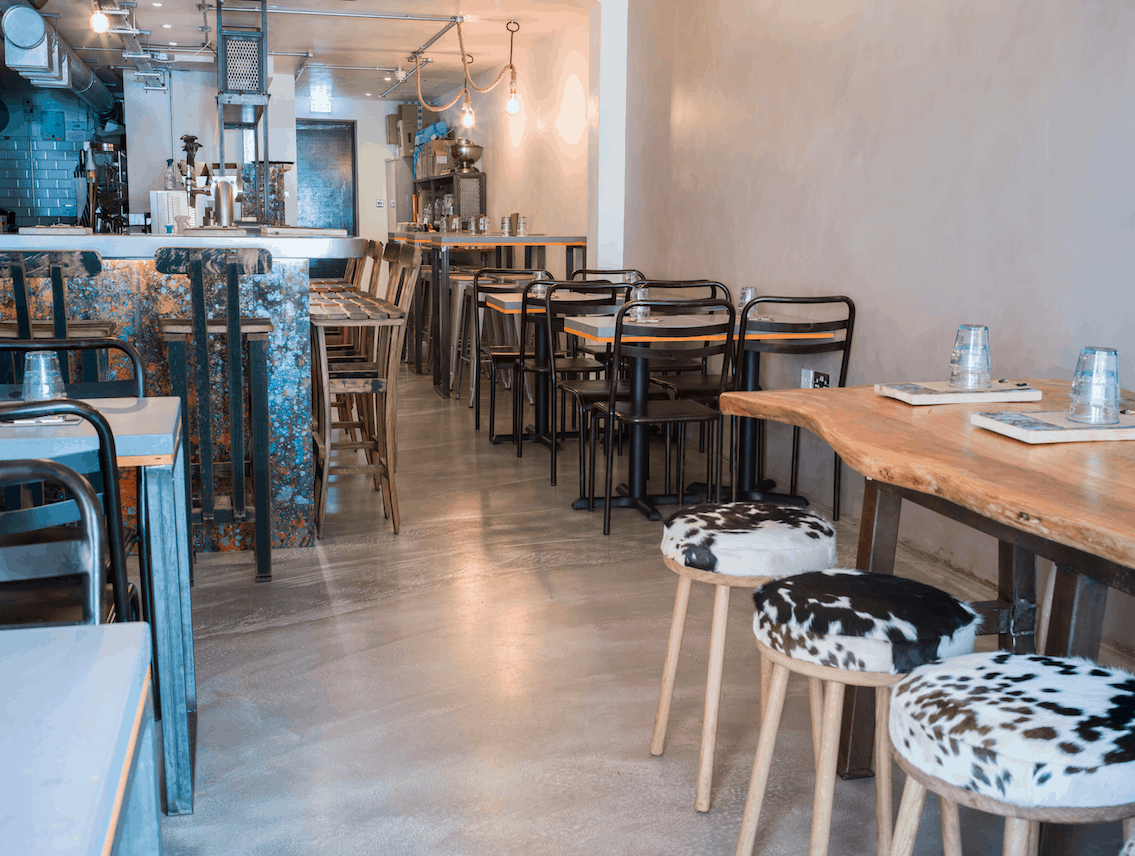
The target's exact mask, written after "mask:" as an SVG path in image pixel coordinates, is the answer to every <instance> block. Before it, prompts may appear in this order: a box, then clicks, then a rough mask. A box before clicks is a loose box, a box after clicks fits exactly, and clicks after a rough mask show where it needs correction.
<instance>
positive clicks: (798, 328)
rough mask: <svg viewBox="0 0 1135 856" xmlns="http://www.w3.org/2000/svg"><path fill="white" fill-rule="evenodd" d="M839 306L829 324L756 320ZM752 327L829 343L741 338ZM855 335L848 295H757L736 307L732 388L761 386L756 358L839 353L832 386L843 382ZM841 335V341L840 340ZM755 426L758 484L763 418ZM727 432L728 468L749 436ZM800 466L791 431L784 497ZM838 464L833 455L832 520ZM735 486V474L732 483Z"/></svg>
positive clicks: (792, 486)
mask: <svg viewBox="0 0 1135 856" xmlns="http://www.w3.org/2000/svg"><path fill="white" fill-rule="evenodd" d="M836 304H842V305H843V306H844V307H845V308H846V314H845V317H843V318H838V319H836V320H829V321H822V320H821V321H808V322H802V323H777V322H756V321H755V320H754V319H756V317H757V316H759V315H760V314H761V310H762V309H764V310H767V309H768V308H769V307H770V306H780V305H793V306H805V305H806V306H834V305H836ZM757 327H760V328H761V329H762V330H767V331H773V332H777V333H827V332H831V333H833V334H834V335H835V336H836V338H835V339H795V340H794V339H754V338H750V337H749V336H748V335H747V334H749V333H751V332H753V331H754V330H755V329H756V328H757ZM854 332H855V303H854V302H853V301H852V299H851V298H850V297H844V296H843V295H832V296H827V297H774V296H768V297H757V298H754V299H753V300H750V301H749V302H748V303H746V304H745V306H744V307H743V308H742V309H741V332H740V334H739V336H738V339H737V360H736V361H735V366H736V374H735V376H734V379H733V385H734V388H735V389H745V390H750V391H752V390H758V389H760V388H761V386H760V384H761V360H760V358H761V354H795V355H811V354H830V353H840V354H842V357H841V359H840V365H839V375H838V382H837V384H836V385H837V386H840V387H842V386H845V385H846V384H847V365H848V361H849V359H850V357H851V338H852V335H853V333H854ZM841 333H842V337H841ZM754 421H756V422H757V432H756V434H757V436H756V441H755V442H756V459H757V460H756V469H757V482H762V481H763V480H764V454H765V453H764V439H765V432H764V420H754ZM736 427H737V430H734V431H733V436H734V445H735V446H737V447H738V449H737V452H736V453H735V454H734V456H733V460H734V468H736V467H739V466H741V463H740V460H741V459H742V458H744V457H745V455H744V454H742V450H741V448H740V444H741V443H743V442H747V441H748V438H749V436H750V432H746V431H745V430H741V428H742V427H743V426H736ZM799 462H800V428H799V427H795V426H794V427H793V429H792V472H791V481H790V484H789V488H788V493H789V496H792V497H795V496H796V482H797V471H798V469H799ZM842 466H843V462H842V461H841V460H840V457H839V455H838V454H836V455H835V470H834V474H833V482H834V486H833V489H832V518H833V519H834V520H839V498H840V496H839V495H840V485H841V473H842ZM736 483H737V478H736V475H735V476H734V484H736ZM765 498H769V499H774V500H775V499H778V498H782V497H778V496H777V495H775V494H766V495H765Z"/></svg>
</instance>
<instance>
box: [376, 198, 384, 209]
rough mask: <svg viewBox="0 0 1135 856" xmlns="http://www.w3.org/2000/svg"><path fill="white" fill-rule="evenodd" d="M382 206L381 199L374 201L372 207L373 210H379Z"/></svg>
mask: <svg viewBox="0 0 1135 856" xmlns="http://www.w3.org/2000/svg"><path fill="white" fill-rule="evenodd" d="M382 206H383V201H382V200H381V199H376V200H374V207H375V208H381V207H382Z"/></svg>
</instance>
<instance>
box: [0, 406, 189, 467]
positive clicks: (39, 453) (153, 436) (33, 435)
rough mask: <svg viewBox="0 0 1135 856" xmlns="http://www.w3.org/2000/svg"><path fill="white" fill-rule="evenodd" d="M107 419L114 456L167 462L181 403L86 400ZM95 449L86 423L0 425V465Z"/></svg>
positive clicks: (173, 446) (175, 439)
mask: <svg viewBox="0 0 1135 856" xmlns="http://www.w3.org/2000/svg"><path fill="white" fill-rule="evenodd" d="M85 403H86V404H89V405H91V407H93V408H95V409H96V410H98V411H99V413H101V414H102V415H103V416H105V417H106V420H107V422H108V423H109V424H110V430H111V431H112V432H113V433H114V446H115V451H116V452H117V453H118V457H119V458H120V459H121V458H137V457H167V458H170V459H171V460H172V458H173V455H174V453H175V452H176V451H177V446H178V442H179V440H180V436H181V434H180V425H181V423H180V413H181V401H180V399H178V398H177V397H176V396H155V397H149V398H97V399H87V400H85ZM94 449H98V437H97V436H96V435H95V429H94V428H92V427H91V426H90V424H88V423H86V422H83V423H80V424H78V425H13V424H3V423H0V461H14V460H20V459H24V458H53V459H59V458H60V457H62V456H64V455H71V454H74V453H77V452H88V451H91V450H94Z"/></svg>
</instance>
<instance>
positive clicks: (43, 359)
mask: <svg viewBox="0 0 1135 856" xmlns="http://www.w3.org/2000/svg"><path fill="white" fill-rule="evenodd" d="M23 396H24V401H50V400H52V399H55V398H66V397H67V395H66V393H65V392H64V390H63V375H62V374H61V373H60V371H59V357H57V356H56V355H55V351H30V352H29V353H27V354H25V355H24V388H23Z"/></svg>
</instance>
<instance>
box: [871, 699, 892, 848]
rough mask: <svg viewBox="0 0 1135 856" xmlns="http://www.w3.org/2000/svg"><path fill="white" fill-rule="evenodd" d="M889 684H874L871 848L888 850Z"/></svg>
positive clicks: (889, 831)
mask: <svg viewBox="0 0 1135 856" xmlns="http://www.w3.org/2000/svg"><path fill="white" fill-rule="evenodd" d="M890 715H891V688H890V687H875V850H876V852H877V853H878V854H879V856H886V854H888V853H890V851H891V835H892V832H893V829H892V827H891V736H890V730H889V728H888V721H889V719H890Z"/></svg>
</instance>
